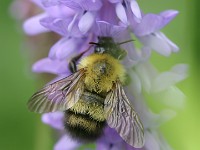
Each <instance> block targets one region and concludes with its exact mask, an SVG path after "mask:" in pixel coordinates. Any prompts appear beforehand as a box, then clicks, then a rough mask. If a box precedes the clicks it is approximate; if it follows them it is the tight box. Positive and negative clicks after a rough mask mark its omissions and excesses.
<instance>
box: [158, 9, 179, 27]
mask: <svg viewBox="0 0 200 150" xmlns="http://www.w3.org/2000/svg"><path fill="white" fill-rule="evenodd" d="M178 13H179V12H178V11H177V10H166V11H163V12H161V13H160V16H162V17H163V18H164V22H163V24H164V25H166V24H168V23H169V22H170V21H171V20H172V19H174V17H176V16H177V15H178Z"/></svg>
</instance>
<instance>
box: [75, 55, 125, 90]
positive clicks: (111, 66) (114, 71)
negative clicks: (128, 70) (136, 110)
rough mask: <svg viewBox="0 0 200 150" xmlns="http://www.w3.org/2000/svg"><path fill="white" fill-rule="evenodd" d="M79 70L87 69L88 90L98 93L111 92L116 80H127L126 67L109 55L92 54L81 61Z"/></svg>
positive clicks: (122, 81) (86, 82) (86, 83)
mask: <svg viewBox="0 0 200 150" xmlns="http://www.w3.org/2000/svg"><path fill="white" fill-rule="evenodd" d="M78 68H79V69H81V68H84V69H85V75H86V77H85V80H84V83H85V85H86V88H87V89H88V90H90V91H94V92H97V93H100V92H108V91H110V90H111V89H112V87H113V83H115V82H116V80H120V82H121V83H124V80H125V69H124V67H123V66H122V64H121V63H120V62H119V60H117V59H115V58H114V57H112V56H111V55H109V54H91V55H89V56H87V57H85V58H83V59H82V60H81V61H80V64H79V65H78Z"/></svg>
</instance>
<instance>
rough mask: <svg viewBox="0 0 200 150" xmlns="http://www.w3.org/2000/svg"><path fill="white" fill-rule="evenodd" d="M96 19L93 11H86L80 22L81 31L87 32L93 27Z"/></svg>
mask: <svg viewBox="0 0 200 150" xmlns="http://www.w3.org/2000/svg"><path fill="white" fill-rule="evenodd" d="M94 19H95V16H94V14H93V13H91V12H86V13H85V14H84V15H83V16H82V17H81V19H80V21H79V23H78V27H79V29H80V31H81V32H82V33H83V34H85V33H86V32H88V31H89V30H90V28H91V27H92V25H93V24H94Z"/></svg>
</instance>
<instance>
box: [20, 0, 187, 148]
mask: <svg viewBox="0 0 200 150" xmlns="http://www.w3.org/2000/svg"><path fill="white" fill-rule="evenodd" d="M32 1H33V2H34V3H35V4H37V5H38V6H39V7H40V8H41V9H42V10H43V13H41V14H39V15H37V16H34V17H32V18H30V19H28V20H26V21H25V23H24V25H23V27H24V31H25V32H26V33H27V34H29V35H36V34H39V33H43V32H49V31H53V32H55V33H57V34H59V35H60V36H61V38H60V40H59V41H58V42H57V43H54V45H52V47H51V48H50V51H49V55H48V56H47V57H46V58H43V59H41V60H39V61H37V62H36V63H35V64H34V65H33V68H32V69H33V71H34V72H38V73H41V72H46V73H53V74H56V75H58V78H56V79H55V80H58V79H60V78H61V77H63V76H68V75H70V74H71V73H70V71H69V68H68V63H69V61H70V59H71V58H72V57H74V56H76V55H77V54H79V53H81V52H83V51H85V50H86V49H87V48H88V47H89V42H97V41H98V37H99V36H107V37H112V38H113V40H114V41H115V42H116V43H118V44H120V43H122V42H125V41H128V40H130V39H131V34H134V36H135V37H136V38H137V39H134V40H137V41H139V42H140V44H141V45H142V46H141V48H139V47H137V46H135V45H134V42H127V43H124V44H120V47H121V48H122V49H125V50H126V51H127V56H126V58H124V59H123V60H122V64H123V65H124V66H125V68H126V70H127V73H128V75H129V77H130V79H131V82H130V84H129V85H128V87H126V89H125V92H126V94H127V96H128V98H129V100H130V101H131V103H132V104H134V108H135V110H136V112H138V115H139V116H140V118H141V121H142V123H143V125H144V134H145V141H146V142H145V144H144V147H142V148H140V149H138V148H134V147H131V146H130V145H129V144H127V143H126V142H125V141H124V140H123V139H122V138H121V137H120V135H118V133H117V132H116V131H115V130H114V129H113V128H110V127H109V126H106V127H105V128H104V130H103V133H102V136H101V137H100V138H98V139H97V140H96V142H95V144H96V149H97V150H163V149H165V150H170V149H171V148H170V146H169V145H168V144H167V143H166V142H165V140H164V139H163V138H162V136H161V134H160V133H159V131H158V128H159V126H160V125H161V124H162V123H164V122H166V121H167V120H169V119H170V118H171V117H173V116H174V112H173V111H171V110H168V109H167V110H163V111H161V112H160V113H159V114H154V113H152V112H151V110H150V109H149V108H148V106H147V105H146V104H145V101H144V97H143V93H145V92H146V93H148V94H152V95H154V96H155V97H157V96H159V95H160V94H162V98H160V101H161V102H163V103H164V104H166V105H167V106H170V107H171V106H174V105H171V104H173V102H171V101H170V102H168V101H166V99H167V98H169V97H170V96H171V95H172V94H173V95H174V96H177V103H179V104H183V98H184V94H183V93H182V92H181V91H180V90H179V89H178V88H177V87H175V85H174V84H176V83H177V82H179V81H181V80H183V79H184V78H185V77H186V76H185V72H186V66H185V65H182V64H180V65H176V66H175V67H174V68H172V69H171V70H170V71H166V72H163V73H159V72H158V71H157V69H156V68H155V67H154V66H153V65H152V64H151V63H150V62H149V58H150V57H151V51H152V50H154V51H156V52H158V53H159V54H161V55H164V56H169V55H170V54H171V53H172V52H177V51H178V50H179V48H178V47H177V46H176V45H175V44H174V43H173V42H172V41H170V40H169V39H168V38H167V37H166V36H165V35H164V33H162V32H160V30H161V29H162V28H163V27H165V26H166V25H167V24H168V23H170V21H172V20H173V19H174V18H175V16H176V15H177V14H178V11H176V10H166V11H163V12H161V13H159V14H153V13H148V14H144V13H143V12H142V11H141V10H140V7H139V5H138V3H137V1H136V0H32ZM92 52H93V49H91V50H89V51H88V52H87V53H86V54H85V55H89V54H91V53H92ZM55 80H54V81H55ZM161 82H162V83H163V84H162V85H161V84H160V83H161ZM163 95H164V96H163ZM174 103H175V102H174ZM63 117H64V113H63V112H54V113H47V114H43V116H42V121H43V122H44V123H46V124H48V125H50V126H51V127H53V128H55V129H57V130H59V131H60V132H63V135H62V136H61V137H60V140H59V141H58V142H57V143H56V145H55V146H54V149H55V150H75V149H77V148H79V147H80V146H81V145H83V143H79V142H77V141H74V140H72V139H71V137H70V136H69V135H68V134H67V133H66V132H65V131H64V125H63Z"/></svg>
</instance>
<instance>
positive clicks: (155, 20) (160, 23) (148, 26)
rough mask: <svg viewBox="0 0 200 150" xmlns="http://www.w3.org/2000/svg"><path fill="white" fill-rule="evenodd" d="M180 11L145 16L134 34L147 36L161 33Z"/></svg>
mask: <svg viewBox="0 0 200 150" xmlns="http://www.w3.org/2000/svg"><path fill="white" fill-rule="evenodd" d="M177 14H178V11H175V10H167V11H164V12H161V13H160V14H159V15H157V14H146V15H144V16H143V18H142V20H141V22H140V23H138V24H137V25H136V26H135V28H134V33H135V34H136V35H137V36H145V35H148V34H151V33H154V32H157V31H159V30H160V29H161V28H163V27H164V26H166V25H167V24H168V23H169V22H170V21H171V20H172V19H173V18H174V17H175V16H176V15H177Z"/></svg>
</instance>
